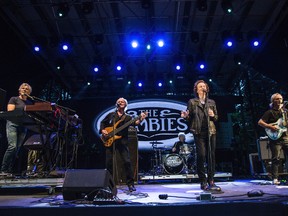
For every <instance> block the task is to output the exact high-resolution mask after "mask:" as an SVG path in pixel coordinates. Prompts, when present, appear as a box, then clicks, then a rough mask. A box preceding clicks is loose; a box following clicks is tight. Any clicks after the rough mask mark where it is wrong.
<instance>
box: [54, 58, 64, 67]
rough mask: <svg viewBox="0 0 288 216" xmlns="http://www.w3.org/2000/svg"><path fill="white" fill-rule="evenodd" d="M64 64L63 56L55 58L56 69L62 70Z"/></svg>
mask: <svg viewBox="0 0 288 216" xmlns="http://www.w3.org/2000/svg"><path fill="white" fill-rule="evenodd" d="M64 65H65V60H64V59H63V58H58V59H57V60H56V69H57V70H63V69H64Z"/></svg>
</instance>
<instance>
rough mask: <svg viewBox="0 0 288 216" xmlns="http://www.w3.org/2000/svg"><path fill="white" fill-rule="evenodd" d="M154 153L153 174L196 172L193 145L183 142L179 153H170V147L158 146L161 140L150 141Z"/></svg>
mask: <svg viewBox="0 0 288 216" xmlns="http://www.w3.org/2000/svg"><path fill="white" fill-rule="evenodd" d="M150 143H151V144H152V147H153V151H154V154H153V156H152V159H151V161H152V171H151V172H152V174H153V175H164V174H170V175H177V174H192V173H193V174H194V173H195V172H196V148H195V145H191V144H183V146H181V147H180V151H179V154H178V153H171V148H166V147H158V145H161V144H163V143H162V142H158V141H153V142H150Z"/></svg>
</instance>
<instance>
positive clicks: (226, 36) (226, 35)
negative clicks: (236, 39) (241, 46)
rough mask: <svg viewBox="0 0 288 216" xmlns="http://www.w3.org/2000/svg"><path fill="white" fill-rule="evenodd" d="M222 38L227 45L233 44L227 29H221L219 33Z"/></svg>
mask: <svg viewBox="0 0 288 216" xmlns="http://www.w3.org/2000/svg"><path fill="white" fill-rule="evenodd" d="M221 37H222V40H223V42H224V44H225V46H227V47H232V46H233V38H232V35H231V33H230V32H229V31H223V32H222V34H221Z"/></svg>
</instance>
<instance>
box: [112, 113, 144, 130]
mask: <svg viewBox="0 0 288 216" xmlns="http://www.w3.org/2000/svg"><path fill="white" fill-rule="evenodd" d="M139 117H140V116H138V117H137V118H135V119H131V120H130V121H128V122H126V123H125V124H124V125H122V126H120V127H118V128H116V129H115V130H114V132H113V133H115V134H117V133H119V132H120V131H122V130H123V129H124V128H126V127H127V126H129V125H130V124H132V123H133V122H135V121H137V120H138V119H139Z"/></svg>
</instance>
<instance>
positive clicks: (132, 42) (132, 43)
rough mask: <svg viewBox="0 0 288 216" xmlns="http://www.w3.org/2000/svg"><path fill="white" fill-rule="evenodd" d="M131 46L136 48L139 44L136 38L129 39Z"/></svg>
mask: <svg viewBox="0 0 288 216" xmlns="http://www.w3.org/2000/svg"><path fill="white" fill-rule="evenodd" d="M131 46H132V48H137V47H138V46H139V43H138V41H137V40H133V41H131Z"/></svg>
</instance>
